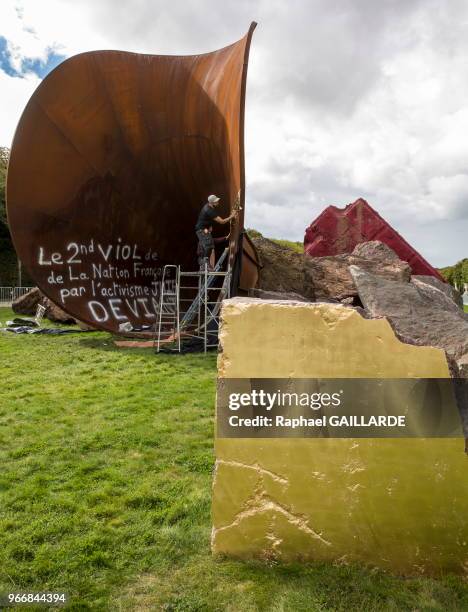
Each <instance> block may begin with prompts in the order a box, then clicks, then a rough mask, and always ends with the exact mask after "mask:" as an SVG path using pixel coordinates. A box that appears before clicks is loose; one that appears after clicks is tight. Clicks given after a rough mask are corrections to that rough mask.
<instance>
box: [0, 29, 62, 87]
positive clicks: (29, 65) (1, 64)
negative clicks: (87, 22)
mask: <svg viewBox="0 0 468 612" xmlns="http://www.w3.org/2000/svg"><path fill="white" fill-rule="evenodd" d="M65 58H66V56H65V55H61V54H60V53H56V52H55V51H54V50H53V49H50V50H49V51H48V54H47V60H46V61H45V62H44V61H42V60H39V59H37V58H32V57H27V58H25V59H24V60H23V61H22V62H21V70H20V71H18V70H16V68H14V66H13V65H12V63H11V56H10V54H9V52H8V46H7V40H6V38H5V37H4V36H0V70H3V71H4V72H6V73H7V74H8V75H10V76H12V77H20V78H21V77H22V76H23V75H24V73H26V72H34V74H37V76H38V77H39V78H41V79H43V78H44V77H45V76H47V75H48V74H49V72H50V71H51V70H53V69H54V68H55V66H58V64H60V63H61V62H63V60H64V59H65Z"/></svg>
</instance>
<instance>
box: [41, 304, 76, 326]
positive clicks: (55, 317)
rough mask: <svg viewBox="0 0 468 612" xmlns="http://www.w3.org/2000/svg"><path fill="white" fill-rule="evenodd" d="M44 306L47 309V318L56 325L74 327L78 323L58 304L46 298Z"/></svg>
mask: <svg viewBox="0 0 468 612" xmlns="http://www.w3.org/2000/svg"><path fill="white" fill-rule="evenodd" d="M44 306H45V307H46V311H45V315H44V316H45V317H46V319H49V321H53V322H54V323H65V324H71V325H73V324H74V323H76V321H75V319H74V318H73V317H72V316H70V315H69V314H68V313H67V312H65V311H64V310H62V309H61V308H60V307H59V306H57V304H54V302H51V300H49V299H48V298H44Z"/></svg>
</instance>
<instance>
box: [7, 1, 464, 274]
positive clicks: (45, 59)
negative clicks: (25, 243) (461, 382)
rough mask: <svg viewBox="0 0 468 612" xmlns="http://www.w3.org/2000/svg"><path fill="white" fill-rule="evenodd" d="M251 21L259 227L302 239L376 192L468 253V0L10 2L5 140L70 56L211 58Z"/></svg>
mask: <svg viewBox="0 0 468 612" xmlns="http://www.w3.org/2000/svg"><path fill="white" fill-rule="evenodd" d="M252 20H255V21H257V22H258V24H259V25H258V27H257V30H256V31H255V33H254V37H253V44H252V48H251V55H250V64H249V77H248V86H247V112H246V172H247V196H246V197H247V205H246V215H247V219H246V225H247V226H249V227H255V228H257V229H259V230H260V231H262V232H263V233H264V234H265V235H267V236H272V237H282V238H289V239H293V240H302V239H303V236H304V230H305V228H306V226H307V225H309V223H310V222H311V221H312V220H313V219H314V217H315V216H316V215H317V214H318V213H319V212H321V210H322V209H323V208H324V207H325V206H327V205H329V204H335V205H337V206H339V207H343V206H345V205H346V204H348V203H349V202H352V201H354V200H356V199H357V198H358V197H364V198H366V199H367V200H368V201H369V202H370V203H371V204H372V205H373V206H374V207H375V208H376V209H377V210H378V211H379V213H380V214H381V215H382V216H383V217H384V218H386V219H387V220H388V221H389V222H390V223H391V224H392V225H393V226H394V227H395V228H396V229H397V230H398V231H399V232H400V233H401V234H402V235H403V236H404V237H405V238H406V239H407V240H408V241H409V242H410V243H411V244H413V246H415V247H416V248H417V249H418V250H419V251H420V252H421V253H422V254H423V255H424V256H425V257H426V258H427V259H428V260H429V261H430V262H431V263H432V264H433V265H436V266H443V265H447V264H450V263H454V262H455V261H457V260H458V259H461V258H462V257H467V256H468V3H467V2H466V0H379V2H375V0H224V1H223V2H219V1H216V0H184V1H179V0H171V1H168V0H166V1H162V0H119V1H118V2H116V1H115V0H18V1H17V0H1V1H0V145H6V146H9V145H10V144H11V140H12V137H13V132H14V129H15V126H16V124H17V122H18V119H19V116H20V114H21V112H22V110H23V108H24V105H25V104H26V102H27V100H28V98H29V96H30V95H31V94H32V92H33V91H34V89H35V87H37V85H38V84H39V82H40V81H41V79H42V78H44V76H45V75H46V74H47V73H48V72H49V71H50V70H51V69H52V68H53V67H54V66H56V65H57V64H58V63H59V62H60V61H62V60H63V59H64V58H66V57H69V56H71V55H74V54H75V53H79V52H81V51H88V50H93V49H122V50H128V51H136V52H144V53H156V54H185V53H187V54H192V53H202V52H207V51H212V50H214V49H217V48H219V47H223V46H225V45H227V44H229V43H231V42H234V41H235V40H237V39H239V38H240V37H241V36H243V35H244V33H245V32H246V30H247V29H248V26H249V24H250V22H251V21H252Z"/></svg>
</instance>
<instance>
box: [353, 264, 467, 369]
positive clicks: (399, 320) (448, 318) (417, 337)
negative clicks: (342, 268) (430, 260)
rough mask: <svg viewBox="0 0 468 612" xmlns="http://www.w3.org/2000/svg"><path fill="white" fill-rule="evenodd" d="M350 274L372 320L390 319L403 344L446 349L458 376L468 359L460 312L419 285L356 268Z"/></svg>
mask: <svg viewBox="0 0 468 612" xmlns="http://www.w3.org/2000/svg"><path fill="white" fill-rule="evenodd" d="M350 270H351V274H352V276H353V279H354V283H355V285H356V287H357V290H358V292H359V297H360V298H361V302H362V303H363V305H364V307H365V309H366V311H367V312H368V313H369V314H370V315H371V316H372V317H373V318H380V317H385V318H386V319H388V321H389V322H390V324H391V326H392V328H393V329H394V331H395V333H396V334H397V336H398V337H399V338H400V339H401V340H402V341H403V342H406V343H408V344H414V345H418V346H434V347H437V348H440V349H443V350H444V351H445V353H446V355H447V357H448V361H449V365H450V366H451V371H452V373H454V375H457V370H459V368H460V366H461V365H462V364H463V363H466V359H467V355H468V321H467V320H466V319H465V317H464V315H463V313H461V311H458V309H454V308H453V306H450V307H449V308H448V307H447V304H448V299H447V300H445V299H444V300H442V299H440V295H439V294H437V298H436V299H434V295H435V294H434V291H432V290H431V291H429V290H428V287H429V285H426V284H425V283H421V282H420V281H419V282H417V283H406V282H400V281H394V280H393V281H392V280H388V279H386V278H382V277H381V276H377V275H375V274H370V273H369V272H366V271H365V270H362V269H360V268H359V267H357V266H351V267H350ZM432 289H434V288H432ZM440 293H441V292H440ZM458 364H460V366H459V365H458ZM458 375H459V374H458Z"/></svg>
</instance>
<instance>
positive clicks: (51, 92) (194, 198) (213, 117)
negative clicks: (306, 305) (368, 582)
mask: <svg viewBox="0 0 468 612" xmlns="http://www.w3.org/2000/svg"><path fill="white" fill-rule="evenodd" d="M255 25H256V24H255V23H252V25H251V26H250V29H249V31H248V33H247V34H246V35H245V36H244V38H242V39H241V40H239V41H238V42H236V43H234V44H232V45H230V46H228V47H225V48H223V49H220V50H219V51H214V52H212V53H206V54H203V55H193V56H164V55H140V54H136V53H126V52H120V51H96V52H89V53H83V54H80V55H76V56H74V57H72V58H70V59H68V60H66V61H65V62H63V63H62V64H60V65H59V66H58V67H57V68H56V69H55V70H53V71H52V72H51V73H50V74H49V75H48V76H47V78H45V79H44V81H43V82H42V83H41V84H40V86H39V87H38V88H37V90H36V91H35V93H34V94H33V96H32V97H31V99H30V101H29V102H28V104H27V106H26V109H25V111H24V113H23V115H22V117H21V120H20V123H19V125H18V128H17V130H16V134H15V138H14V142H13V146H12V151H11V159H10V166H9V171H8V183H7V207H8V218H9V223H10V228H11V233H12V236H13V240H14V244H15V247H16V250H17V252H18V255H19V257H20V259H21V260H22V262H23V263H24V265H25V266H26V267H27V269H28V271H29V273H30V274H31V276H32V278H34V279H35V281H36V282H37V285H38V286H39V288H40V289H41V290H42V291H43V292H44V293H45V294H46V295H47V296H48V297H49V298H50V299H51V300H52V301H54V302H55V303H57V304H58V305H59V306H61V307H62V308H63V309H64V310H65V311H66V312H68V313H69V314H70V315H72V316H74V317H76V318H77V319H79V320H81V321H84V322H86V323H89V324H91V325H93V326H95V327H100V328H102V329H107V330H109V331H115V330H117V329H118V327H119V324H121V323H122V322H124V321H127V320H128V321H130V322H131V323H132V324H142V323H152V322H154V318H155V305H156V303H157V298H158V284H159V283H158V280H159V279H160V274H161V270H162V266H163V265H164V264H168V263H171V264H179V265H181V266H182V267H184V268H185V269H196V237H195V234H194V224H195V221H196V218H197V215H198V212H199V210H200V207H201V205H202V204H203V203H204V202H205V201H206V198H207V196H208V195H209V194H210V193H216V194H217V195H219V196H220V197H221V199H222V206H221V208H220V215H221V216H227V215H228V214H229V211H230V209H232V208H233V207H234V206H239V205H240V207H242V211H241V212H240V214H239V217H238V220H237V222H236V223H234V224H233V227H232V228H231V236H230V261H231V265H232V266H233V270H234V273H235V274H234V279H235V286H234V289H236V287H237V286H238V285H239V282H240V279H239V264H240V259H241V249H242V244H241V242H242V239H241V232H242V229H243V214H244V211H243V209H244V187H245V185H244V105H245V89H246V78H247V63H248V55H249V47H250V41H251V37H252V33H253V30H254V28H255ZM224 229H225V228H224ZM220 231H221V232H222V231H223V228H221V230H220ZM245 282H247V283H248V282H249V281H248V279H247V281H246V280H245V274H244V283H245Z"/></svg>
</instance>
